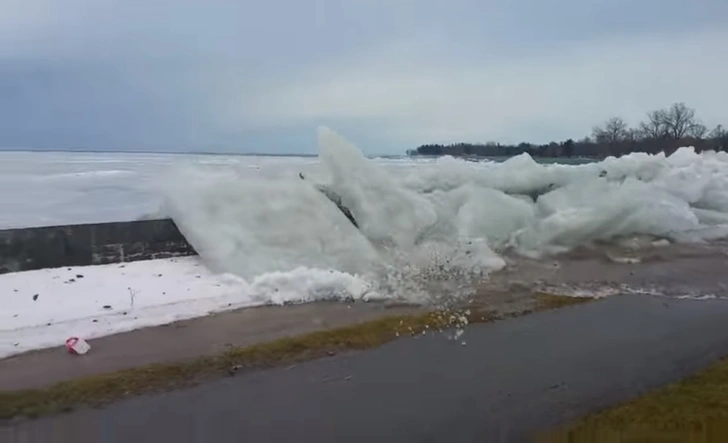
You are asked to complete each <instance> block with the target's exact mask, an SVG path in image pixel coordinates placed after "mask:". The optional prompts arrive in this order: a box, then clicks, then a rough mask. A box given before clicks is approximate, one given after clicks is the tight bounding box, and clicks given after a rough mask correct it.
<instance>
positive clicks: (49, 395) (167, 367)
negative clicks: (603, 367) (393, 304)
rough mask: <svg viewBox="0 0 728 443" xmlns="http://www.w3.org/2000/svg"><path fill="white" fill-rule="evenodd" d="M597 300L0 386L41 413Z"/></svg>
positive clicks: (549, 299) (349, 330)
mask: <svg viewBox="0 0 728 443" xmlns="http://www.w3.org/2000/svg"><path fill="white" fill-rule="evenodd" d="M592 300H594V299H593V298H588V297H570V296H559V295H549V294H536V297H535V302H534V304H533V307H532V309H529V310H527V311H521V312H518V313H515V314H511V315H507V316H499V315H496V314H494V313H493V312H490V311H482V310H472V311H471V310H467V311H452V312H450V311H434V312H428V313H425V314H420V315H410V316H393V317H387V318H382V319H378V320H373V321H369V322H365V323H360V324H356V325H353V326H347V327H343V328H338V329H332V330H325V331H319V332H313V333H310V334H306V335H302V336H298V337H288V338H282V339H278V340H274V341H271V342H267V343H260V344H255V345H252V346H248V347H234V348H230V349H227V350H225V351H224V352H223V353H221V354H218V355H215V356H205V357H199V358H196V359H193V360H189V361H183V362H174V363H160V364H152V365H147V366H143V367H139V368H133V369H125V370H121V371H116V372H112V373H107V374H100V375H94V376H89V377H84V378H80V379H76V380H70V381H65V382H61V383H58V384H55V385H53V386H50V387H48V388H45V389H28V390H21V391H6V392H0V419H10V418H13V417H16V416H27V417H37V416H41V415H48V414H54V413H59V412H65V411H70V410H72V409H73V408H75V407H78V406H84V405H85V406H99V405H102V404H105V403H108V402H111V401H114V400H119V399H122V398H124V397H127V396H130V395H140V394H148V393H154V392H163V391H166V390H170V389H176V388H181V387H186V386H192V385H195V384H197V383H199V382H201V381H204V380H209V379H212V378H215V377H220V376H224V375H227V374H231V373H234V372H240V371H244V370H250V369H259V368H269V367H274V366H284V365H290V364H294V363H298V362H302V361H305V360H310V359H314V358H318V357H324V356H326V355H332V354H334V353H337V352H341V351H351V350H363V349H370V348H374V347H377V346H380V345H383V344H385V343H388V342H391V341H393V340H396V339H397V337H400V336H406V335H415V334H421V333H422V332H423V331H427V330H442V329H445V328H452V327H462V326H464V325H465V324H468V323H483V322H489V321H494V320H498V319H500V318H504V317H513V316H519V315H525V314H528V313H530V312H534V311H543V310H549V309H558V308H562V307H565V306H569V305H573V304H579V303H584V302H587V301H592Z"/></svg>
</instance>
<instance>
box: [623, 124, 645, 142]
mask: <svg viewBox="0 0 728 443" xmlns="http://www.w3.org/2000/svg"><path fill="white" fill-rule="evenodd" d="M641 135H642V133H641V132H640V130H639V129H636V128H629V129H627V131H626V132H625V134H624V139H625V141H627V142H629V143H636V142H638V141H639V140H640V138H641Z"/></svg>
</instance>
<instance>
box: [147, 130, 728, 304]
mask: <svg viewBox="0 0 728 443" xmlns="http://www.w3.org/2000/svg"><path fill="white" fill-rule="evenodd" d="M318 138H319V150H320V153H319V160H320V162H319V163H318V164H316V165H314V166H313V167H312V169H311V170H308V171H306V179H305V180H301V177H299V176H297V175H293V176H290V177H281V176H275V175H273V176H271V175H266V174H262V173H260V172H259V171H253V170H250V169H249V168H238V167H236V166H235V165H225V166H224V167H220V166H217V167H211V166H210V165H201V164H186V165H179V166H178V167H176V168H175V169H173V170H172V171H170V173H169V174H167V175H165V177H164V180H163V181H162V182H161V184H160V186H161V190H162V192H163V194H164V195H165V203H164V207H163V212H164V213H165V214H166V215H169V216H171V217H172V218H173V219H174V220H175V222H176V223H177V225H178V226H179V227H180V230H181V231H182V232H183V234H184V235H185V237H186V238H187V239H188V241H189V242H190V243H191V244H192V246H193V247H194V248H195V249H196V250H197V251H198V252H199V254H200V255H201V257H202V258H203V259H204V260H205V262H206V263H207V264H208V266H209V267H210V268H211V269H213V270H214V271H217V272H227V273H232V274H235V275H237V276H239V277H242V278H244V279H245V280H246V281H249V282H251V290H252V291H253V293H254V294H255V296H256V297H257V298H258V300H260V301H267V302H271V303H283V302H302V301H310V300H316V299H349V298H353V299H373V298H399V299H404V300H408V301H413V302H422V303H427V302H433V301H434V302H437V303H440V302H441V301H442V300H443V299H448V298H453V297H454V298H459V297H463V296H465V295H467V294H468V293H469V292H470V291H472V288H473V286H474V282H476V281H478V280H481V279H483V278H484V277H485V276H487V274H488V273H489V272H491V271H494V270H498V269H501V268H503V267H504V266H505V265H506V262H505V261H504V259H503V258H502V257H501V256H500V255H499V254H498V253H496V252H494V251H504V250H508V249H510V250H514V251H516V252H518V253H520V254H524V255H528V256H531V257H542V256H544V255H546V254H551V253H555V252H561V251H566V250H569V249H571V248H573V247H575V246H579V245H582V244H585V243H588V242H591V241H595V240H612V239H616V238H620V237H625V236H630V235H648V236H654V237H659V238H665V239H669V240H671V241H675V242H700V241H706V240H711V239H716V238H721V237H726V236H728V155H727V154H726V153H713V152H706V153H702V154H696V153H695V151H694V150H693V149H692V148H681V149H680V150H678V151H677V152H676V153H674V154H673V155H671V156H669V157H666V156H665V155H664V154H657V155H648V154H643V153H635V154H630V155H628V156H624V157H621V158H618V159H617V158H608V159H606V160H604V161H602V162H599V163H589V164H583V165H560V164H553V165H541V164H538V163H536V162H535V161H534V160H533V159H532V158H531V157H529V156H528V154H522V155H520V156H517V157H513V158H511V159H509V160H507V161H505V162H503V163H498V162H492V161H485V162H481V163H473V162H466V161H461V160H456V159H454V158H452V157H444V158H440V159H438V160H436V161H434V162H432V163H427V164H422V165H418V166H417V167H414V168H409V169H407V170H403V171H401V173H397V174H394V173H392V171H391V170H386V169H384V168H382V167H381V166H379V165H377V164H376V163H374V162H372V161H370V160H368V159H366V158H365V157H364V156H363V155H362V154H361V152H360V151H359V150H358V149H357V148H356V147H355V146H354V145H353V144H351V143H349V142H348V141H346V140H344V139H343V138H342V137H340V136H339V135H338V134H336V133H335V132H333V131H331V130H329V129H327V128H321V129H319V133H318ZM321 186H325V189H326V191H327V193H328V194H329V197H330V196H331V195H334V196H336V197H338V199H339V202H340V205H342V206H344V207H346V208H347V209H348V210H349V211H350V213H351V215H352V217H353V218H354V219H355V221H356V224H357V226H358V227H357V226H354V224H353V223H352V222H351V221H350V220H349V219H348V218H347V217H346V216H345V215H344V213H342V211H341V210H340V209H339V208H338V207H337V205H336V204H334V203H333V202H332V200H331V199H330V198H329V197H327V196H326V195H325V193H323V192H321Z"/></svg>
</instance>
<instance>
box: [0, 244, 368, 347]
mask: <svg viewBox="0 0 728 443" xmlns="http://www.w3.org/2000/svg"><path fill="white" fill-rule="evenodd" d="M337 291H338V292H337ZM366 291H367V286H366V284H364V283H363V282H362V281H360V280H358V279H356V278H354V277H352V276H350V275H349V274H344V273H341V272H335V271H321V270H314V269H305V268H300V269H296V270H293V271H290V272H285V273H284V272H280V273H271V274H268V275H265V276H262V277H261V278H258V279H255V280H253V281H252V283H251V284H248V283H246V282H245V281H244V280H243V279H241V278H239V277H236V276H234V275H230V274H213V273H211V272H210V271H209V270H207V268H205V266H204V265H203V264H202V263H201V262H200V259H199V257H184V258H176V259H163V260H149V261H139V262H132V263H124V264H110V265H100V266H79V267H69V268H56V269H41V270H37V271H28V272H17V273H10V274H3V275H0V307H2V309H0V358H3V357H7V356H10V355H13V354H17V353H21V352H26V351H30V350H33V349H42V348H47V347H52V346H59V345H62V344H63V343H64V342H65V341H66V339H67V338H69V337H72V336H78V337H83V338H85V339H92V338H95V337H101V336H105V335H111V334H115V333H119V332H125V331H131V330H134V329H139V328H143V327H147V326H156V325H161V324H167V323H171V322H174V321H177V320H183V319H188V318H193V317H199V316H203V315H207V314H209V313H213V312H220V311H225V310H231V309H237V308H243V307H249V306H258V305H261V304H283V303H286V302H289V301H306V300H305V299H303V300H302V299H301V296H302V294H309V296H310V297H311V298H312V299H313V298H316V296H317V294H318V295H320V296H321V297H326V296H328V295H330V294H332V293H339V294H346V295H347V296H348V295H352V294H353V295H359V296H360V297H367V296H369V298H373V297H376V294H368V293H367V292H366Z"/></svg>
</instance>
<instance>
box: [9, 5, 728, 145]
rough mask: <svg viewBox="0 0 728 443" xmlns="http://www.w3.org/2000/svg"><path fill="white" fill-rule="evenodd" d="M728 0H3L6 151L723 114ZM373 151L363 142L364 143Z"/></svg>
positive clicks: (473, 133)
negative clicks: (676, 108)
mask: <svg viewBox="0 0 728 443" xmlns="http://www.w3.org/2000/svg"><path fill="white" fill-rule="evenodd" d="M726 13H728V4H726V3H725V2H723V1H712V0H702V1H698V2H694V3H692V4H690V5H688V4H687V3H686V2H683V1H678V0H662V1H658V0H641V1H639V0H638V1H627V0H610V1H607V0H592V1H584V0H582V1H576V0H559V1H551V2H543V1H541V0H524V1H520V2H494V1H482V0H481V1H475V0H473V1H455V2H452V3H447V2H442V1H435V0H381V1H369V0H352V1H350V2H341V1H338V0H319V1H300V0H299V1H294V0H271V1H269V2H248V1H245V2H240V1H232V0H219V1H216V2H203V1H192V0H174V1H173V0H167V1H156V2H148V1H140V0H125V1H124V0H96V1H91V0H66V1H64V2H58V1H55V0H6V1H4V2H2V4H0V146H5V147H19V146H25V147H40V148H54V147H55V148H64V147H79V146H81V147H92V148H100V149H103V148H109V149H137V148H147V149H148V148H153V149H162V150H190V149H196V150H200V149H203V150H204V149H215V150H220V149H228V150H247V151H250V150H255V151H266V150H269V151H277V152H281V151H288V152H291V151H296V150H298V151H310V150H311V149H312V148H313V140H314V136H315V134H314V128H315V127H316V125H318V124H320V123H325V124H329V125H331V126H332V127H334V128H335V129H337V130H340V131H342V132H344V133H345V134H347V135H352V137H353V138H354V139H355V140H357V141H359V142H361V143H367V144H370V143H371V145H370V146H368V150H369V151H377V152H383V151H387V150H394V151H397V152H403V151H404V149H407V148H410V147H412V144H413V143H420V142H428V141H455V140H489V139H496V140H502V141H515V140H521V139H531V140H534V141H542V140H549V139H551V138H553V137H556V138H566V137H577V136H580V135H584V133H585V132H588V130H589V128H590V127H591V125H592V124H595V123H598V121H599V120H600V119H603V118H606V117H609V116H611V115H616V114H620V115H623V116H625V117H626V118H628V119H638V118H640V117H641V116H642V115H643V114H644V112H645V111H647V110H649V109H650V108H651V107H655V106H663V105H665V104H669V103H670V102H672V101H676V100H684V101H686V102H688V103H689V104H691V105H693V106H695V107H696V108H698V111H699V112H700V114H701V115H702V116H703V117H704V119H705V120H706V121H707V122H708V123H711V124H715V123H719V122H723V123H728V115H727V114H726V112H727V111H725V110H724V108H723V104H724V103H725V99H726V96H725V95H726V92H725V91H724V88H723V87H722V83H721V81H722V80H721V78H722V77H723V76H722V73H724V72H726V68H727V67H728V66H726V62H724V61H723V59H722V58H721V57H720V54H721V51H722V49H721V48H725V47H726V45H727V44H728V39H727V38H726V35H727V34H726V31H724V30H723V22H721V21H720V20H721V17H725V14H726ZM365 147H366V146H365Z"/></svg>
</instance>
